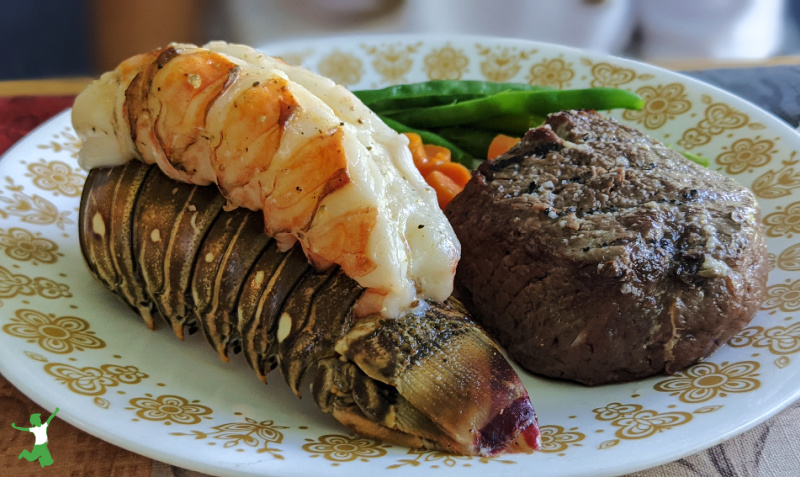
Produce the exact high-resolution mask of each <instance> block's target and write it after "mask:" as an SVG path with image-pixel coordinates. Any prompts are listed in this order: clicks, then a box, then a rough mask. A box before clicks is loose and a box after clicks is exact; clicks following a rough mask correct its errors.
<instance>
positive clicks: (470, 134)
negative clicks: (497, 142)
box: [434, 127, 497, 159]
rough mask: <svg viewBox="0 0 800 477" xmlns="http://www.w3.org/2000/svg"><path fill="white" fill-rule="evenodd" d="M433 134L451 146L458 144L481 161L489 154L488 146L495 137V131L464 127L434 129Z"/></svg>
mask: <svg viewBox="0 0 800 477" xmlns="http://www.w3.org/2000/svg"><path fill="white" fill-rule="evenodd" d="M434 132H435V133H436V134H438V135H439V136H441V137H443V138H444V139H446V140H448V141H450V142H452V143H453V144H458V146H459V147H460V148H462V149H463V150H464V151H466V152H467V153H468V154H471V155H472V156H473V157H480V158H482V159H486V156H487V155H488V153H489V144H491V143H492V140H493V139H494V138H495V137H496V136H497V132H495V131H488V130H486V129H472V128H466V127H459V128H443V129H436V130H434Z"/></svg>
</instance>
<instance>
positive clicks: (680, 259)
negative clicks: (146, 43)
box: [446, 111, 768, 385]
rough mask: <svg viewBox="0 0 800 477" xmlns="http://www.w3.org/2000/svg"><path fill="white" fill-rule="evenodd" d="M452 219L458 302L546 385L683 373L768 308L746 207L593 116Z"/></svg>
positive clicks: (518, 152) (486, 184)
mask: <svg viewBox="0 0 800 477" xmlns="http://www.w3.org/2000/svg"><path fill="white" fill-rule="evenodd" d="M446 213H447V216H448V218H449V219H450V221H451V223H452V224H453V227H454V229H455V231H456V234H457V235H458V238H459V240H460V241H461V245H462V257H461V261H460V263H459V266H458V272H457V274H456V287H457V291H458V293H459V294H460V295H461V296H462V298H463V299H464V300H465V301H466V302H467V303H468V304H470V306H471V310H472V312H473V313H474V314H475V315H476V318H478V319H479V320H480V321H481V322H482V323H483V325H484V326H485V327H486V328H487V329H488V330H489V331H490V332H491V333H493V334H494V336H495V337H496V338H497V339H498V340H499V341H500V342H501V344H503V345H504V346H505V347H506V348H507V349H508V352H509V353H510V354H511V356H512V357H513V358H514V359H516V360H517V361H518V362H519V363H520V364H521V365H522V366H523V367H525V368H526V369H528V370H530V371H532V372H534V373H537V374H541V375H545V376H551V377H556V378H564V379H570V380H575V381H579V382H582V383H585V384H590V385H596V384H602V383H610V382H621V381H629V380H633V379H638V378H642V377H645V376H649V375H652V374H656V373H660V372H666V373H673V372H676V371H678V370H680V369H682V368H684V367H686V366H688V365H691V364H693V363H695V362H697V361H699V360H701V359H703V358H704V357H706V356H708V355H709V354H710V353H712V352H713V351H714V350H716V349H717V348H718V347H719V346H721V345H722V344H724V343H725V342H727V341H728V340H729V339H730V338H731V337H732V336H733V335H734V334H735V333H737V332H738V331H739V330H740V329H741V328H743V327H744V326H745V325H746V324H747V323H748V322H749V321H750V320H751V318H752V317H753V315H754V314H755V312H756V310H757V309H758V308H759V306H760V304H761V302H762V300H763V298H764V294H765V287H766V279H767V270H768V265H767V250H766V244H765V241H764V236H763V231H762V229H761V225H760V224H761V215H760V211H759V209H758V205H757V203H756V200H755V198H754V196H753V194H752V193H751V192H750V191H748V190H747V189H745V188H744V187H742V186H741V185H739V184H738V183H736V182H735V181H734V180H732V179H729V178H726V177H724V176H722V175H720V174H717V173H715V172H713V171H710V170H708V169H705V168H703V167H700V166H698V165H696V164H694V163H692V162H691V161H688V160H686V159H685V158H683V156H681V155H680V154H677V153H675V152H673V151H672V150H670V149H669V148H667V147H666V146H664V145H662V144H660V143H658V142H657V141H655V140H653V139H652V138H650V137H648V136H646V135H645V134H643V133H641V132H638V131H636V130H635V129H632V128H629V127H626V126H624V125H621V124H618V123H617V122H615V121H613V120H610V119H605V118H603V117H601V116H600V115H598V114H597V113H595V112H593V111H570V112H561V113H557V114H554V115H551V116H550V117H548V119H547V121H546V123H545V125H544V126H542V127H540V128H537V129H532V130H530V131H529V132H528V133H527V134H526V136H525V137H524V138H523V141H522V142H521V143H520V144H519V145H517V146H516V147H514V148H513V149H512V150H510V151H509V152H508V153H507V154H505V155H503V156H501V157H499V158H498V159H496V160H493V161H489V162H486V163H484V164H483V165H482V166H481V167H480V168H479V169H478V172H477V173H476V175H475V176H474V177H473V178H472V180H471V181H470V183H469V184H468V185H467V187H466V188H465V190H464V191H463V192H462V193H461V194H459V195H458V196H457V197H456V198H455V199H454V200H453V201H452V202H451V204H450V205H449V206H448V208H447V211H446Z"/></svg>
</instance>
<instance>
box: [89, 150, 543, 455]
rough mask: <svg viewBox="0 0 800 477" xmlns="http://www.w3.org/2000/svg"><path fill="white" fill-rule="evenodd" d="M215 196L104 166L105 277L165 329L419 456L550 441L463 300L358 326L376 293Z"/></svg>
mask: <svg viewBox="0 0 800 477" xmlns="http://www.w3.org/2000/svg"><path fill="white" fill-rule="evenodd" d="M224 205H225V199H224V198H223V197H222V196H221V195H220V194H219V193H218V192H217V190H216V188H214V187H210V186H199V185H196V184H185V183H178V182H175V181H173V180H172V179H170V178H168V177H166V176H165V175H163V174H162V173H161V172H160V171H159V170H158V168H157V167H155V166H148V165H145V164H144V163H142V162H139V161H131V162H127V163H125V164H124V165H121V166H117V167H113V168H96V169H93V170H92V171H91V172H90V173H89V176H88V179H87V181H86V185H85V188H84V191H83V196H82V198H81V206H80V220H79V222H80V228H79V230H80V245H81V250H82V252H83V254H84V258H85V260H86V263H87V264H88V266H89V268H90V270H91V272H92V273H93V274H94V276H95V277H96V278H97V279H99V280H100V281H101V282H102V283H103V284H104V285H105V286H106V287H108V288H109V289H110V290H111V291H113V292H114V293H115V294H116V295H118V296H119V297H120V298H122V299H123V301H124V302H125V303H127V304H128V305H129V306H130V307H131V308H132V309H133V310H135V311H136V312H137V313H139V314H140V315H142V317H143V318H144V320H145V323H146V324H147V325H148V326H149V327H151V328H153V327H155V326H156V319H157V317H158V316H160V317H161V318H163V319H164V320H166V322H167V323H169V326H171V327H172V329H173V330H174V332H175V334H176V335H177V336H178V337H179V338H183V336H184V330H186V329H189V330H191V329H196V328H199V329H200V330H202V333H203V334H204V335H205V337H206V338H207V339H208V341H209V343H210V344H211V345H212V347H213V348H214V349H215V350H216V351H217V353H218V354H219V355H220V357H221V358H222V359H223V360H227V359H228V350H230V349H241V351H242V354H243V355H244V357H245V358H246V360H247V362H248V363H249V365H250V366H251V367H252V368H253V369H254V370H255V372H256V374H257V375H258V376H259V377H260V378H261V379H262V380H264V381H265V382H266V377H267V374H268V373H269V372H270V371H271V370H273V369H274V368H276V367H277V368H278V369H279V370H280V373H281V374H282V375H283V378H284V379H285V381H286V382H287V383H288V384H289V386H290V387H291V389H292V390H293V391H294V392H295V393H296V394H297V395H298V396H299V395H300V389H301V383H302V381H303V378H304V376H306V375H308V376H309V377H310V381H311V395H312V397H313V399H314V401H315V402H316V403H317V404H318V405H319V407H320V409H322V410H323V411H324V412H327V413H330V414H331V415H333V417H334V418H336V419H337V420H338V421H340V422H341V423H343V424H344V425H346V426H348V427H349V428H351V429H353V430H355V431H357V432H359V433H362V434H365V435H367V436H372V437H375V438H378V439H382V440H386V441H390V442H395V443H398V444H401V445H407V446H411V447H427V448H435V449H442V450H447V451H451V452H455V453H460V454H473V455H491V454H494V453H497V452H500V451H502V450H504V449H508V448H509V447H512V448H518V449H523V450H528V449H531V448H535V447H536V446H537V445H538V425H537V422H536V415H535V413H534V410H533V407H532V406H531V402H530V399H529V396H528V393H527V391H526V390H525V387H524V386H523V384H522V382H521V380H520V378H519V376H517V374H516V373H515V372H514V370H513V368H512V367H511V366H510V364H509V363H508V362H507V361H506V360H505V358H504V357H503V355H502V354H501V352H500V350H499V349H498V348H497V346H496V345H495V344H494V342H493V341H492V340H491V339H490V338H489V337H488V336H487V335H486V334H485V333H484V332H483V331H482V330H481V329H480V328H479V327H478V326H476V325H475V324H474V323H473V322H472V321H471V320H470V318H469V317H468V315H467V313H466V311H465V310H464V309H463V307H462V306H461V305H460V303H459V302H457V301H456V300H455V299H452V298H451V299H448V300H446V301H444V302H434V301H427V302H425V304H424V306H419V307H417V309H415V310H409V311H407V312H405V313H403V314H401V315H400V316H399V317H397V318H386V317H384V316H381V315H380V314H371V315H367V316H365V317H356V316H355V314H354V307H355V304H356V303H357V301H358V299H359V297H360V296H361V295H362V294H363V293H364V292H365V289H364V287H362V286H361V285H359V284H358V283H357V282H356V281H355V280H353V279H352V278H350V277H348V276H347V275H346V274H345V273H344V272H343V270H342V269H340V268H338V267H330V268H327V269H324V270H317V269H316V268H314V267H313V266H312V265H310V264H309V262H308V260H307V259H306V257H305V255H304V253H303V251H302V249H301V248H300V247H299V246H295V247H293V248H291V249H290V250H288V251H282V250H281V247H280V246H279V244H278V241H277V240H275V239H272V238H269V237H268V236H267V235H265V234H264V233H263V228H264V223H263V222H264V219H263V216H262V214H259V213H257V212H253V211H249V210H246V209H242V208H239V209H235V210H232V211H225V210H224V208H225V207H224Z"/></svg>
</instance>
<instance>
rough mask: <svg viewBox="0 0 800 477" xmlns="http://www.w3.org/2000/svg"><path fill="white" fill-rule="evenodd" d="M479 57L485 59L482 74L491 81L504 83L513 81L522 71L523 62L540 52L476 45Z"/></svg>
mask: <svg viewBox="0 0 800 477" xmlns="http://www.w3.org/2000/svg"><path fill="white" fill-rule="evenodd" d="M475 47H476V49H477V52H478V55H480V56H481V57H483V59H482V61H481V64H480V67H481V74H482V75H483V77H484V78H486V79H487V80H489V81H494V82H497V83H504V82H507V81H511V80H512V79H513V78H514V77H515V76H516V75H517V74H518V73H519V72H520V70H521V69H522V61H523V60H528V59H530V57H531V56H532V55H535V54H536V52H537V51H538V50H522V51H519V50H518V49H517V48H513V47H508V46H504V47H492V46H484V45H481V44H477V45H475Z"/></svg>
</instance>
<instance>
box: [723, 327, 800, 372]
mask: <svg viewBox="0 0 800 477" xmlns="http://www.w3.org/2000/svg"><path fill="white" fill-rule="evenodd" d="M728 346H730V347H732V348H743V347H745V346H753V347H755V348H766V349H768V350H769V352H770V353H772V354H775V355H779V356H780V357H782V358H783V359H781V361H780V362H779V363H787V361H786V360H787V359H788V357H787V356H786V355H789V354H794V353H797V352H798V351H800V322H797V323H794V324H792V325H789V326H773V327H771V328H764V327H762V326H749V327H747V328H745V329H743V330H742V331H740V332H739V334H737V335H736V336H734V337H733V338H732V339H731V340H730V341H729V342H728ZM776 364H778V363H776ZM784 366H785V364H784ZM778 367H783V366H780V365H779V366H778Z"/></svg>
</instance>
